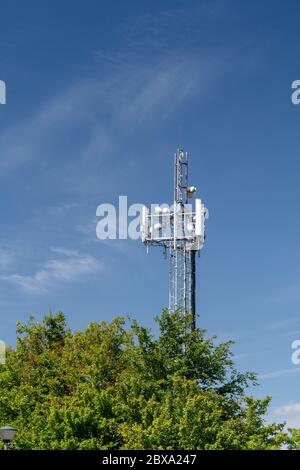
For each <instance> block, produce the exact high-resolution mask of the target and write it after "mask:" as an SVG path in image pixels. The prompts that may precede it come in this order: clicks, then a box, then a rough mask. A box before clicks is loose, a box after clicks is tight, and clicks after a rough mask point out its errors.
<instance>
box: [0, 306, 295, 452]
mask: <svg viewBox="0 0 300 470" xmlns="http://www.w3.org/2000/svg"><path fill="white" fill-rule="evenodd" d="M156 320H157V322H158V325H159V328H160V334H159V335H158V336H157V337H154V336H153V335H152V333H151V331H150V330H149V329H146V328H143V327H142V326H140V325H139V324H138V323H137V322H136V321H134V320H130V322H129V325H127V324H126V321H125V319H124V318H121V317H118V318H115V319H114V320H113V321H112V322H110V323H106V322H101V323H91V324H90V325H89V326H88V327H87V328H86V329H85V330H84V331H79V332H74V333H72V332H71V331H70V330H69V329H68V328H67V327H66V321H65V317H64V315H63V314H62V313H58V314H57V315H52V314H50V315H48V316H46V317H45V318H44V320H43V322H42V323H38V322H35V321H34V319H33V318H31V319H30V320H29V323H28V324H27V325H22V324H20V325H18V328H17V345H16V348H15V349H11V350H10V351H9V352H8V356H7V361H6V363H5V364H4V365H2V366H0V425H12V426H15V427H17V428H18V433H17V438H16V441H15V446H16V448H19V449H157V450H160V449H175V450H176V449H278V448H281V446H282V445H283V444H284V443H286V442H287V439H288V438H287V436H286V434H285V433H284V432H283V425H280V424H272V425H269V424H266V423H265V421H264V418H263V417H264V415H265V413H266V411H267V408H268V403H269V400H270V399H269V398H266V399H264V400H257V399H254V398H252V397H248V396H247V395H246V392H245V391H246V389H247V387H248V386H249V385H250V384H253V383H255V376H254V375H253V374H251V373H246V374H241V373H239V372H237V370H236V369H235V366H234V362H233V359H232V353H231V351H230V348H231V345H232V343H231V342H226V343H222V344H218V345H215V338H206V337H205V332H204V331H203V330H201V329H196V330H195V331H191V330H190V328H189V326H190V321H191V318H190V317H189V316H188V315H185V316H184V315H182V313H181V312H179V311H178V312H175V313H170V312H169V311H168V310H164V311H163V313H162V315H161V316H160V317H158V318H157V319H156Z"/></svg>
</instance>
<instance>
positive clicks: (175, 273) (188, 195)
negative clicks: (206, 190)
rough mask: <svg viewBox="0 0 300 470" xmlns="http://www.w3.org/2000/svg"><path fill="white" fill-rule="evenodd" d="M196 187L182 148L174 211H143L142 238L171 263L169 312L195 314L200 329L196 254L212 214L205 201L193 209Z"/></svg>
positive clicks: (177, 155) (177, 156)
mask: <svg viewBox="0 0 300 470" xmlns="http://www.w3.org/2000/svg"><path fill="white" fill-rule="evenodd" d="M196 190H197V188H196V187H195V186H189V158H188V154H187V152H183V150H182V149H181V148H179V149H178V150H177V152H176V153H175V155H174V202H173V205H172V207H171V208H168V207H166V206H165V205H162V206H156V207H155V208H154V211H151V212H150V211H149V209H148V208H146V207H143V211H142V220H141V238H142V242H143V243H144V244H145V245H146V246H147V249H148V246H149V245H155V246H162V247H163V248H164V251H165V253H168V255H169V259H170V281H169V310H170V311H172V312H174V311H175V310H176V309H183V311H184V312H188V313H191V314H192V318H193V324H192V328H193V329H194V328H195V326H196V253H197V252H198V254H199V253H200V250H201V249H202V247H203V244H204V239H205V219H207V218H208V210H207V209H206V208H205V206H204V205H203V204H202V202H201V199H196V200H195V204H194V206H195V207H194V210H193V205H192V203H191V199H192V198H193V196H194V195H195V193H196Z"/></svg>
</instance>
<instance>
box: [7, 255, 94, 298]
mask: <svg viewBox="0 0 300 470" xmlns="http://www.w3.org/2000/svg"><path fill="white" fill-rule="evenodd" d="M52 251H53V252H55V253H57V254H61V255H63V256H64V257H63V258H62V259H50V260H49V261H47V262H46V263H44V264H43V266H42V269H40V270H38V271H36V272H35V273H34V274H33V275H32V276H25V275H21V274H10V275H6V276H1V277H0V279H2V280H4V281H8V282H11V283H13V284H16V285H18V286H20V287H22V288H23V289H24V290H26V291H27V292H30V293H37V294H38V293H43V292H46V291H47V290H48V289H49V288H50V287H51V286H52V285H53V284H55V283H59V282H63V283H66V282H73V281H76V280H78V279H80V278H81V277H82V276H83V275H85V274H90V273H95V272H97V271H99V270H100V269H101V268H102V265H101V264H100V263H99V261H98V260H97V259H96V258H94V257H93V256H91V255H89V254H85V255H81V254H80V253H78V252H77V251H74V250H69V249H65V248H52Z"/></svg>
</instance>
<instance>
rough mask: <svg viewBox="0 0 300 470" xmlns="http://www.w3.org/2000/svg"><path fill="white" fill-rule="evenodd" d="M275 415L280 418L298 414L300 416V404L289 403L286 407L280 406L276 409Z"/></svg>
mask: <svg viewBox="0 0 300 470" xmlns="http://www.w3.org/2000/svg"><path fill="white" fill-rule="evenodd" d="M273 413H274V414H275V415H278V416H283V415H290V414H296V413H297V414H299V415H300V403H288V404H286V405H282V406H279V407H277V408H275V409H274V411H273Z"/></svg>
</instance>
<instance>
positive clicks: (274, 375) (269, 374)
mask: <svg viewBox="0 0 300 470" xmlns="http://www.w3.org/2000/svg"><path fill="white" fill-rule="evenodd" d="M298 372H300V367H290V368H289V369H281V370H275V371H272V372H266V373H265V374H261V375H259V376H258V379H259V380H263V379H273V378H274V379H275V378H277V377H282V376H283V375H289V374H295V373H298Z"/></svg>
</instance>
